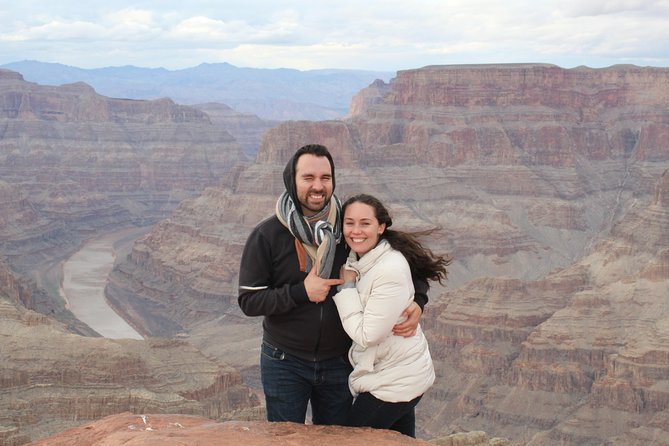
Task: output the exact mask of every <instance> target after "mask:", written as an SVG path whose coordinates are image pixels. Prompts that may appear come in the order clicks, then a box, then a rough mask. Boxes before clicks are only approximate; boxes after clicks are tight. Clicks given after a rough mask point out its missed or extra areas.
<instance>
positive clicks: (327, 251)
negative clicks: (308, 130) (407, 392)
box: [238, 144, 428, 424]
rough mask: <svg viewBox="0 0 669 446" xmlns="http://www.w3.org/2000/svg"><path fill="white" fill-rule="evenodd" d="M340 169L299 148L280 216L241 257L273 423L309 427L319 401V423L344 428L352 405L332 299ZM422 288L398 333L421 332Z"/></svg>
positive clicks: (323, 153) (343, 253) (341, 255)
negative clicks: (259, 332)
mask: <svg viewBox="0 0 669 446" xmlns="http://www.w3.org/2000/svg"><path fill="white" fill-rule="evenodd" d="M334 174H335V166H334V162H333V160H332V156H331V155H330V153H329V151H328V149H327V148H326V147H324V146H322V145H318V144H310V145H306V146H303V147H301V148H300V149H298V150H297V152H296V153H295V155H293V157H292V158H291V159H290V160H289V161H288V163H287V165H286V168H285V169H284V172H283V182H284V185H285V186H286V190H285V191H284V193H283V194H282V195H281V197H280V198H279V200H278V202H277V206H276V215H274V216H272V217H270V218H268V219H266V220H264V221H263V222H261V223H260V224H259V225H258V226H257V227H256V228H255V229H254V230H253V231H252V232H251V234H250V235H249V237H248V239H247V241H246V246H245V247H244V252H243V254H242V259H241V266H240V272H239V297H238V302H239V306H240V308H241V309H242V311H243V312H244V314H246V315H247V316H264V320H263V341H262V346H261V355H260V374H261V379H262V385H263V390H264V393H265V402H266V408H267V420H268V421H292V422H296V423H304V422H305V418H306V412H307V405H308V403H309V402H310V401H311V409H312V422H313V423H314V424H343V423H344V421H345V419H346V415H347V413H348V411H349V409H350V406H351V402H352V396H351V393H350V391H349V388H348V376H349V374H350V373H351V370H352V369H351V365H350V364H349V362H348V355H347V352H348V349H349V347H350V346H351V340H350V339H349V337H348V336H347V335H346V333H345V332H344V329H343V328H342V326H341V322H340V319H339V316H338V313H337V308H336V306H335V304H334V301H333V300H332V299H331V297H332V296H333V295H334V294H336V292H337V285H340V284H342V283H343V280H340V279H339V278H338V276H339V270H340V267H341V266H342V265H343V264H344V263H345V261H346V257H347V248H346V244H345V243H344V242H343V240H342V237H341V215H340V214H341V204H340V202H339V199H338V198H337V197H336V196H335V195H334V188H335V175H334ZM414 285H415V287H416V290H417V291H416V296H415V301H416V302H417V303H418V304H419V305H418V304H416V303H414V304H413V306H412V307H411V308H410V309H409V310H408V312H407V316H408V320H407V321H406V322H404V323H403V324H400V325H398V326H396V327H395V333H396V334H398V335H403V336H411V335H413V334H414V333H415V331H416V327H417V325H418V321H419V319H420V315H421V313H422V307H423V306H424V305H425V304H426V303H427V289H428V286H427V283H426V282H416V283H415V284H414ZM419 290H420V291H419Z"/></svg>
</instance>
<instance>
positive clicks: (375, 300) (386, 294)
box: [334, 268, 413, 347]
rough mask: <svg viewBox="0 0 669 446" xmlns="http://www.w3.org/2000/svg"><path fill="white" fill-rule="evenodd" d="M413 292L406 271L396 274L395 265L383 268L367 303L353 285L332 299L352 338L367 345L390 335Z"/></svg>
mask: <svg viewBox="0 0 669 446" xmlns="http://www.w3.org/2000/svg"><path fill="white" fill-rule="evenodd" d="M412 292H413V290H412V289H411V285H410V281H409V279H408V278H407V277H406V275H404V274H401V273H399V274H398V271H397V269H394V268H384V270H383V271H382V272H381V273H380V274H379V275H378V276H377V277H375V279H374V286H373V287H372V290H371V293H370V295H369V298H368V299H367V303H366V305H364V306H363V303H362V301H361V299H360V295H359V293H358V290H357V289H356V288H346V289H343V290H341V291H340V292H339V293H337V294H336V295H335V296H334V301H335V303H336V304H337V310H338V311H339V317H340V318H341V322H342V325H343V326H344V330H345V331H346V333H347V334H348V335H349V336H350V337H351V339H352V340H353V342H355V343H356V344H358V345H361V346H363V347H370V346H375V345H378V344H380V343H381V341H383V340H384V339H385V338H386V337H388V336H390V335H392V329H393V326H394V325H395V324H396V323H397V322H398V321H399V320H400V316H401V314H402V312H403V311H404V309H405V308H406V307H407V305H408V304H409V303H410V299H409V297H410V296H411V294H412Z"/></svg>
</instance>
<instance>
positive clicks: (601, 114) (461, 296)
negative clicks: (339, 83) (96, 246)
mask: <svg viewBox="0 0 669 446" xmlns="http://www.w3.org/2000/svg"><path fill="white" fill-rule="evenodd" d="M668 86H669V70H668V69H661V68H640V67H634V66H615V67H610V68H603V69H589V68H585V67H579V68H574V69H569V70H565V69H562V68H559V67H555V66H551V65H533V64H528V65H480V66H435V67H426V68H422V69H417V70H408V71H402V72H399V73H398V75H397V77H396V78H394V79H393V80H391V82H390V83H388V84H385V83H383V82H375V83H374V84H372V85H371V86H370V87H369V88H368V89H366V90H363V91H362V92H361V93H360V94H359V95H358V96H357V97H356V98H354V100H353V102H352V105H351V110H350V113H349V116H348V117H347V118H346V119H343V120H338V121H322V122H315V123H314V122H304V121H293V122H286V123H283V124H281V125H280V126H278V127H276V128H274V129H271V130H269V131H268V132H267V133H265V135H264V137H263V143H262V145H261V147H260V150H259V152H258V155H257V157H256V162H255V163H252V164H250V165H244V166H239V168H238V169H237V170H236V171H235V172H234V175H231V176H230V177H229V178H228V180H229V181H222V182H221V183H220V184H219V185H217V186H215V187H211V188H208V189H207V190H206V191H205V192H204V193H203V194H201V195H200V196H198V197H195V198H191V199H187V200H184V201H183V202H182V203H181V204H180V206H179V208H178V209H177V210H176V211H175V212H174V213H173V214H172V215H171V217H170V218H169V219H167V220H163V221H162V222H161V223H160V224H158V225H156V226H155V228H154V229H153V230H152V231H151V232H150V233H149V234H147V235H146V236H145V237H143V238H142V239H140V240H138V241H137V242H136V244H135V246H134V248H133V250H132V252H131V253H130V254H129V255H128V257H127V259H126V260H125V261H124V262H122V263H121V264H120V265H118V267H117V268H116V270H115V271H114V272H113V273H112V276H111V278H110V286H109V288H108V292H109V297H110V299H113V300H114V301H115V305H116V306H117V308H120V309H121V311H123V312H125V313H126V314H128V315H133V317H135V318H137V320H138V321H141V325H144V326H146V327H149V328H148V332H149V333H157V334H160V335H162V336H173V335H176V334H179V335H180V336H182V337H183V338H187V339H190V340H191V342H193V343H194V344H195V345H197V346H198V348H200V349H201V350H202V351H204V352H206V353H207V354H208V355H211V356H214V357H221V358H223V357H225V358H228V359H230V358H232V359H231V360H233V361H234V362H233V363H234V364H235V365H236V366H237V367H239V368H240V369H241V370H242V372H243V375H244V376H245V380H247V381H248V382H250V383H255V385H257V381H256V379H257V366H256V364H257V346H258V344H259V339H258V338H259V332H260V328H259V324H260V320H259V319H254V318H245V317H243V316H241V315H240V313H239V310H238V308H237V305H236V295H237V290H236V285H237V284H236V277H237V276H236V275H237V267H238V262H239V257H240V254H241V250H242V247H243V244H244V241H245V238H246V235H247V234H248V232H249V231H250V230H251V228H252V227H253V226H254V225H255V224H256V223H257V222H258V221H259V220H260V219H262V218H264V217H265V216H269V215H271V214H272V213H273V210H274V204H275V201H276V199H277V197H278V195H279V194H280V192H281V191H282V189H283V184H282V181H281V171H282V169H283V166H284V164H285V162H286V161H287V159H288V157H289V156H290V155H291V154H292V153H293V151H294V150H295V149H296V148H297V147H299V146H300V145H302V144H306V143H322V144H325V145H327V146H328V147H329V148H330V149H331V151H332V153H333V156H334V159H335V163H336V166H337V171H336V176H337V190H336V193H337V194H338V195H339V196H340V197H341V198H346V197H347V196H348V195H351V194H352V193H355V192H360V191H364V192H368V193H372V194H375V195H377V196H379V197H380V198H381V199H382V200H383V201H384V202H386V203H387V204H388V206H389V207H390V209H391V210H392V212H393V219H394V221H395V225H396V226H397V227H402V228H406V229H426V228H430V227H435V226H436V227H439V228H441V230H440V231H439V232H437V233H435V234H434V235H433V236H432V238H431V239H430V240H429V243H430V247H431V248H432V249H433V250H434V251H436V252H447V253H449V254H450V255H452V256H453V257H454V262H453V264H452V266H451V269H450V274H449V280H448V282H447V284H446V286H439V284H433V287H432V289H431V292H430V298H431V301H430V303H429V304H428V307H427V311H426V314H425V315H424V318H423V323H424V325H425V330H426V333H427V334H428V336H429V338H430V345H431V349H432V352H433V355H434V357H435V360H436V361H437V364H438V367H437V371H438V372H437V373H438V379H437V382H436V383H435V385H434V387H433V389H431V390H430V391H429V392H428V394H427V395H426V397H425V398H424V399H423V401H422V402H421V404H420V405H419V407H418V416H419V420H418V425H419V432H420V435H421V436H423V437H424V438H432V437H436V436H439V435H444V434H449V433H453V432H458V431H461V430H478V429H482V430H485V431H486V432H488V433H489V434H492V435H496V436H502V437H508V438H509V439H511V440H512V441H518V442H521V443H524V444H534V445H539V444H556V442H558V443H560V444H573V445H585V444H647V443H644V441H646V442H647V440H648V439H649V438H658V437H662V436H663V435H664V434H665V433H667V432H669V428H668V427H667V422H666V420H667V417H666V413H665V409H664V407H666V404H665V403H666V398H667V393H666V390H665V389H666V388H667V387H666V386H667V383H666V382H665V381H664V379H663V376H666V372H667V370H666V367H667V362H666V361H665V359H666V358H664V356H666V351H667V349H668V348H669V342H667V341H666V340H665V339H664V334H663V331H662V330H663V328H662V327H664V326H665V325H666V324H665V322H664V318H666V314H667V309H668V308H669V307H668V305H669V304H667V303H666V302H665V301H666V299H664V298H663V296H666V290H667V283H668V280H669V278H668V277H667V274H666V271H667V253H666V252H665V251H664V250H663V249H662V248H661V247H663V246H666V230H667V229H666V228H667V227H669V226H668V225H667V221H666V199H665V197H666V196H667V190H666V182H667V180H666V176H667V173H666V171H667V169H668V168H669V144H668V143H667V141H669V139H668V138H667V136H668V135H669V97H668V96H667V95H668V94H669V93H668V92H669V88H667V87H668ZM662 243H665V244H664V245H663V244H662ZM212 339H225V342H213V341H212ZM659 444H663V443H659Z"/></svg>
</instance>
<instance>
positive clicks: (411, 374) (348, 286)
mask: <svg viewBox="0 0 669 446" xmlns="http://www.w3.org/2000/svg"><path fill="white" fill-rule="evenodd" d="M342 211H343V215H344V217H343V228H342V229H343V233H344V238H345V239H346V243H347V244H348V246H349V247H350V248H351V252H350V254H349V258H348V261H347V263H346V265H344V266H343V267H342V270H341V273H340V276H341V278H343V279H344V281H345V283H344V284H343V285H341V286H340V291H339V292H338V293H337V294H336V295H335V296H334V301H335V303H336V304H337V309H338V311H339V317H340V318H341V321H342V325H343V326H344V330H346V333H347V334H348V335H349V336H350V337H351V339H352V340H353V345H352V347H351V349H350V351H349V359H350V361H351V364H352V365H353V372H352V373H351V375H350V377H349V388H350V389H351V393H352V394H353V396H354V397H355V401H354V403H353V407H352V409H351V412H350V413H349V416H348V420H347V425H349V426H369V427H375V428H383V429H392V430H396V431H398V432H401V433H402V434H405V435H408V436H411V437H415V435H416V434H415V432H416V418H415V410H414V409H415V407H416V405H417V404H418V401H420V398H421V396H422V395H423V393H425V391H426V390H427V389H428V388H429V387H430V386H431V385H432V383H433V382H434V368H433V365H432V359H431V357H430V352H429V349H428V345H427V340H426V339H425V336H424V334H423V332H422V330H421V328H420V326H419V327H418V329H417V332H416V335H415V336H412V337H408V338H405V337H401V336H393V333H392V328H393V325H395V324H397V323H398V322H399V321H401V320H402V312H403V311H404V310H405V309H406V308H407V307H408V306H409V305H410V304H411V302H412V301H413V294H414V288H413V284H412V278H411V277H412V274H413V277H414V278H415V279H418V278H423V279H425V280H438V281H439V282H441V281H442V280H443V279H446V275H447V271H446V266H448V264H449V263H450V259H449V258H446V257H443V256H435V255H434V254H432V252H431V251H430V250H429V249H426V248H424V247H423V246H422V245H421V244H420V242H419V241H418V240H417V238H416V235H418V234H409V233H406V232H401V231H395V230H391V229H388V228H390V226H391V225H392V219H391V218H390V215H389V214H388V211H387V209H386V208H385V207H384V206H383V204H382V203H381V202H380V201H379V200H378V199H376V198H374V197H372V196H370V195H366V194H361V195H357V196H354V197H352V198H350V199H348V200H347V201H346V202H345V203H344V205H343V206H342ZM427 233H429V232H423V233H421V234H423V235H424V234H427Z"/></svg>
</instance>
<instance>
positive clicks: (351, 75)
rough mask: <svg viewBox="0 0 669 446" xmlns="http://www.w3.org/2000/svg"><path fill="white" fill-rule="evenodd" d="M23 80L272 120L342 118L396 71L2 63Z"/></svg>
mask: <svg viewBox="0 0 669 446" xmlns="http://www.w3.org/2000/svg"><path fill="white" fill-rule="evenodd" d="M0 68H6V69H9V70H13V71H17V72H19V73H21V74H22V75H23V77H24V79H25V80H27V81H30V82H35V83H39V84H45V85H63V84H70V83H74V82H85V83H87V84H89V85H90V86H92V87H93V88H95V90H96V91H97V92H98V93H100V94H102V95H105V96H110V97H115V98H129V99H156V98H162V97H169V98H171V99H172V100H174V101H175V102H177V103H179V104H184V105H194V104H202V103H210V102H220V103H223V104H226V105H228V106H230V107H232V108H233V109H235V110H237V111H240V112H244V113H251V114H254V115H257V116H259V117H261V118H263V119H269V120H280V121H285V120H326V119H336V118H339V117H343V116H344V115H346V113H347V112H348V107H349V104H350V101H351V98H352V97H353V95H355V94H356V93H357V92H358V91H359V90H361V89H362V88H365V87H367V86H368V85H369V84H371V83H372V82H374V80H376V79H382V80H384V81H386V82H387V81H388V80H390V79H391V78H392V77H394V76H395V73H394V72H384V71H363V70H335V69H324V70H307V71H300V70H295V69H288V68H277V69H262V68H239V67H236V66H234V65H230V64H228V63H216V64H201V65H198V66H196V67H193V68H186V69H182V70H174V71H171V70H167V69H165V68H141V67H135V66H123V67H106V68H95V69H84V68H77V67H73V66H68V65H62V64H58V63H46V62H39V61H28V60H26V61H20V62H12V63H8V64H4V65H0Z"/></svg>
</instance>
